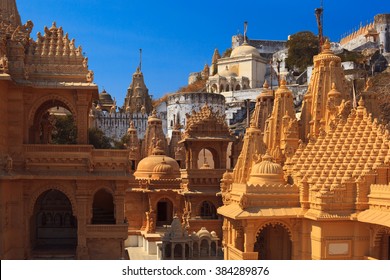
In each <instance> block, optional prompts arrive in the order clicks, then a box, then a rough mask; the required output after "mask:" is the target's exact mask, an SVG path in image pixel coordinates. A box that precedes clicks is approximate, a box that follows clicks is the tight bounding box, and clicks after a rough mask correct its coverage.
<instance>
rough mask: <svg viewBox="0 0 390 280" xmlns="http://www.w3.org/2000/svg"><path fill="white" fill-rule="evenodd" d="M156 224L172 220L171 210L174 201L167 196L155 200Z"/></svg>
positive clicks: (167, 223) (172, 209)
mask: <svg viewBox="0 0 390 280" xmlns="http://www.w3.org/2000/svg"><path fill="white" fill-rule="evenodd" d="M154 209H156V225H157V226H163V225H170V224H171V223H172V220H173V215H174V213H173V211H174V209H175V202H174V201H172V199H171V198H169V197H167V196H163V197H161V198H159V199H158V200H157V201H156V205H155V208H154Z"/></svg>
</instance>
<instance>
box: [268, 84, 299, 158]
mask: <svg viewBox="0 0 390 280" xmlns="http://www.w3.org/2000/svg"><path fill="white" fill-rule="evenodd" d="M298 140H299V139H298V122H297V119H296V117H295V110H294V102H293V94H292V92H291V91H290V90H289V89H288V88H287V85H286V80H282V81H281V85H280V87H279V88H278V90H277V91H276V93H275V101H274V107H273V110H272V114H271V116H270V117H269V118H268V119H267V121H266V128H265V133H264V143H265V144H266V146H267V149H268V150H269V151H270V153H271V155H272V156H273V157H274V158H275V160H276V161H277V162H284V159H285V157H286V156H292V154H293V153H294V151H295V150H296V148H297V147H298ZM286 154H287V155H286Z"/></svg>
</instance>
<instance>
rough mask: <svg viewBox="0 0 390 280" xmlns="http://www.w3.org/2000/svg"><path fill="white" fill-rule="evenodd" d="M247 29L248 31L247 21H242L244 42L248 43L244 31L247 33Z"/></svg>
mask: <svg viewBox="0 0 390 280" xmlns="http://www.w3.org/2000/svg"><path fill="white" fill-rule="evenodd" d="M247 31H248V22H247V21H245V22H244V44H247V43H248V42H247V39H246V33H247Z"/></svg>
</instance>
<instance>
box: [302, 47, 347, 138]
mask: <svg viewBox="0 0 390 280" xmlns="http://www.w3.org/2000/svg"><path fill="white" fill-rule="evenodd" d="M332 87H333V91H332V94H330V91H331V90H332ZM342 100H345V101H349V100H350V96H349V91H348V86H347V84H346V81H345V77H344V72H343V68H342V66H341V59H340V57H338V56H337V55H335V54H334V53H333V52H332V51H331V50H330V43H329V41H326V42H325V44H324V46H323V48H322V52H321V53H320V54H318V55H316V56H314V69H313V75H312V77H311V80H310V84H309V88H308V90H307V93H306V95H305V97H304V101H303V105H302V115H301V135H300V138H301V139H304V140H305V141H307V139H308V138H309V136H310V137H316V136H318V134H319V132H320V129H321V128H322V129H324V130H325V131H328V129H329V125H330V123H331V121H332V120H333V119H334V116H335V115H336V114H337V113H338V106H340V104H341V103H342Z"/></svg>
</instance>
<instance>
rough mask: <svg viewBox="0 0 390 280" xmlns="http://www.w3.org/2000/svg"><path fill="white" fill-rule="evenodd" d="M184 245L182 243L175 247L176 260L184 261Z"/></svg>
mask: <svg viewBox="0 0 390 280" xmlns="http://www.w3.org/2000/svg"><path fill="white" fill-rule="evenodd" d="M183 245H184V244H181V243H178V244H175V247H174V249H173V258H174V259H178V260H180V259H182V258H183Z"/></svg>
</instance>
